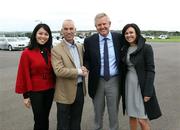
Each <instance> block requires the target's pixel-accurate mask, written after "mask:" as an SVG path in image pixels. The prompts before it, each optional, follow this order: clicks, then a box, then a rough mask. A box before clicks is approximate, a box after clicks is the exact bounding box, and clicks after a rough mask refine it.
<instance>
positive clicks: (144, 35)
mask: <svg viewBox="0 0 180 130" xmlns="http://www.w3.org/2000/svg"><path fill="white" fill-rule="evenodd" d="M141 35H142V36H143V37H144V38H146V39H154V38H155V37H154V36H151V35H146V34H141Z"/></svg>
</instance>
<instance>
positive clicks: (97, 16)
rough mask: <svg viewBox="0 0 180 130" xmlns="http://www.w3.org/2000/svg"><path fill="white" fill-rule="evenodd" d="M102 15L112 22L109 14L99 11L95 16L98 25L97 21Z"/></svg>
mask: <svg viewBox="0 0 180 130" xmlns="http://www.w3.org/2000/svg"><path fill="white" fill-rule="evenodd" d="M102 17H107V18H108V21H109V22H111V21H110V18H109V16H108V15H107V14H106V13H98V14H97V15H96V16H95V18H94V23H95V25H96V21H97V20H98V19H100V18H102Z"/></svg>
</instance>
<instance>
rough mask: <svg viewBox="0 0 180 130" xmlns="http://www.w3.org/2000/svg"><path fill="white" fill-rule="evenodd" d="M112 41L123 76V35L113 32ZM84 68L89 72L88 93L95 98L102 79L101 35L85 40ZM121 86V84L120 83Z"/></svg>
mask: <svg viewBox="0 0 180 130" xmlns="http://www.w3.org/2000/svg"><path fill="white" fill-rule="evenodd" d="M111 34H112V40H113V44H114V52H115V56H116V62H117V66H118V70H119V74H120V75H121V67H120V66H121V60H120V57H121V56H120V49H121V46H122V45H121V42H120V38H121V34H119V33H116V32H111ZM84 49H85V53H84V58H83V62H84V66H86V67H87V69H88V70H89V76H88V93H89V96H90V97H91V98H94V96H95V94H96V90H97V87H98V83H99V78H100V69H101V61H100V46H99V35H98V34H97V33H96V34H94V35H92V36H90V37H87V38H85V40H84ZM119 81H120V80H119ZM119 85H120V83H119Z"/></svg>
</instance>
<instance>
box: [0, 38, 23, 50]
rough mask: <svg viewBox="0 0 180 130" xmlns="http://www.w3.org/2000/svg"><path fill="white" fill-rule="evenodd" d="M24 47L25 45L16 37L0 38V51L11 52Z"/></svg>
mask: <svg viewBox="0 0 180 130" xmlns="http://www.w3.org/2000/svg"><path fill="white" fill-rule="evenodd" d="M25 47H26V45H25V43H23V42H21V41H19V40H18V39H17V38H16V37H0V49H4V50H9V51H12V50H22V49H24V48H25Z"/></svg>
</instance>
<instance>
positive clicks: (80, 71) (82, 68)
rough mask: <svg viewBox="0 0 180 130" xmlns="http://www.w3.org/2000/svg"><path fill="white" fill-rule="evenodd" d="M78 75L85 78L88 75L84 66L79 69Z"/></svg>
mask: <svg viewBox="0 0 180 130" xmlns="http://www.w3.org/2000/svg"><path fill="white" fill-rule="evenodd" d="M79 75H81V76H84V77H86V76H87V75H88V69H87V68H86V67H85V66H82V67H81V68H80V69H79Z"/></svg>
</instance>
